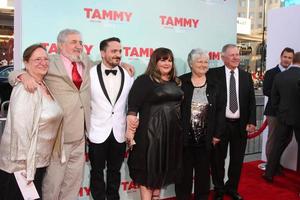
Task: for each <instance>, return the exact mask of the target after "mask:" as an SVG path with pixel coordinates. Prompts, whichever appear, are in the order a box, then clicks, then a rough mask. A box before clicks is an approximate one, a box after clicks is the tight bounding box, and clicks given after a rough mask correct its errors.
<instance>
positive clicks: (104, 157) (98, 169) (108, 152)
mask: <svg viewBox="0 0 300 200" xmlns="http://www.w3.org/2000/svg"><path fill="white" fill-rule="evenodd" d="M125 150H126V144H125V142H123V143H118V142H117V141H116V139H115V137H114V135H113V133H112V132H111V133H110V135H109V137H108V138H107V139H106V140H105V142H103V143H100V144H95V143H92V142H90V145H89V158H90V161H91V177H90V189H91V193H92V197H93V199H94V200H105V199H108V200H111V199H120V196H119V187H120V182H121V173H120V169H121V166H122V163H123V160H124V155H125ZM105 168H106V186H105V181H104V169H105Z"/></svg>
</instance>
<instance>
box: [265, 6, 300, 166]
mask: <svg viewBox="0 0 300 200" xmlns="http://www.w3.org/2000/svg"><path fill="white" fill-rule="evenodd" d="M299 19H300V6H292V7H288V8H280V9H274V10H270V11H269V13H268V40H267V69H271V68H273V67H275V66H276V65H277V64H278V63H279V62H280V53H281V51H282V50H283V49H284V48H285V47H291V48H293V49H294V50H295V51H296V52H297V51H300V37H299V33H300V23H299ZM266 100H267V99H266ZM299 103H300V102H299ZM267 131H268V130H267V129H266V130H265V131H264V136H263V149H262V151H263V153H262V160H266V156H265V145H266V141H267ZM297 152H298V151H297V145H296V141H295V138H293V141H292V142H291V144H290V145H289V146H288V148H287V149H286V150H285V152H284V154H283V156H282V159H281V163H282V164H283V166H285V167H287V168H289V169H294V170H295V169H296V167H297Z"/></svg>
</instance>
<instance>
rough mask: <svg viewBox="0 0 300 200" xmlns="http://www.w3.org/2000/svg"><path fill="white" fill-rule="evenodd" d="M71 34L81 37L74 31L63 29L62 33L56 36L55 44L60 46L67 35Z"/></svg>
mask: <svg viewBox="0 0 300 200" xmlns="http://www.w3.org/2000/svg"><path fill="white" fill-rule="evenodd" d="M71 34H78V35H80V37H81V33H80V32H79V31H77V30H75V29H64V30H62V31H60V32H59V33H58V35H57V43H58V44H62V43H64V42H66V38H67V36H68V35H71Z"/></svg>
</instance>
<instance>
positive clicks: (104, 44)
mask: <svg viewBox="0 0 300 200" xmlns="http://www.w3.org/2000/svg"><path fill="white" fill-rule="evenodd" d="M109 42H119V43H121V40H120V39H119V38H117V37H111V38H107V39H105V40H102V41H101V42H100V45H99V48H100V51H105V50H106V48H107V46H108V43H109Z"/></svg>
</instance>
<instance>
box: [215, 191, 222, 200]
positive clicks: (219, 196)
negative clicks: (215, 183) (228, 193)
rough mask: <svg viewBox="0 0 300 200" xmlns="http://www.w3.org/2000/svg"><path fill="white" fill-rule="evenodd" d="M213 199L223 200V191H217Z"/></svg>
mask: <svg viewBox="0 0 300 200" xmlns="http://www.w3.org/2000/svg"><path fill="white" fill-rule="evenodd" d="M213 200H223V193H221V192H215V193H214V198H213Z"/></svg>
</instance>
